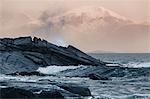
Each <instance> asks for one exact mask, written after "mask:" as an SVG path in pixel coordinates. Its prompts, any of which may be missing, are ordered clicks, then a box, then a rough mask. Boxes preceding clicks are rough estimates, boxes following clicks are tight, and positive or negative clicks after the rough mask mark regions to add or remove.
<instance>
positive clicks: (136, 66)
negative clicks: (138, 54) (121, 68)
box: [126, 62, 150, 68]
mask: <svg viewBox="0 0 150 99" xmlns="http://www.w3.org/2000/svg"><path fill="white" fill-rule="evenodd" d="M126 66H127V67H135V68H140V67H150V62H144V63H138V62H131V63H128V64H127V65H126Z"/></svg>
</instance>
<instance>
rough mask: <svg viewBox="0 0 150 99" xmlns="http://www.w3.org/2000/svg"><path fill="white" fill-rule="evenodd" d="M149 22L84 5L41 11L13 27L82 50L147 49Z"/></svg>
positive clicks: (127, 50)
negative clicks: (62, 9)
mask: <svg viewBox="0 0 150 99" xmlns="http://www.w3.org/2000/svg"><path fill="white" fill-rule="evenodd" d="M149 29H150V24H149V22H143V23H138V22H136V21H134V20H131V19H129V18H126V17H124V16H122V15H119V14H117V13H115V12H113V11H111V10H108V9H106V8H103V7H97V6H96V7H94V6H86V7H81V8H76V9H72V10H69V11H65V12H62V13H55V14H52V13H50V12H49V11H48V10H46V11H44V12H43V13H42V14H41V16H40V17H38V18H30V21H29V22H26V23H25V24H23V25H21V26H19V27H17V28H15V29H14V31H16V32H19V33H21V32H23V33H27V34H28V33H29V34H30V35H34V36H40V37H41V36H42V37H43V38H46V39H48V40H49V41H53V42H56V43H58V42H57V41H60V42H61V44H62V43H68V44H73V45H75V46H77V47H79V48H80V49H82V50H86V51H92V50H95V49H96V50H106V51H107V50H109V51H113V52H150V30H149Z"/></svg>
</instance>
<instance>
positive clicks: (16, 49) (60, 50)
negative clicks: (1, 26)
mask: <svg viewBox="0 0 150 99" xmlns="http://www.w3.org/2000/svg"><path fill="white" fill-rule="evenodd" d="M103 64H104V63H103V62H100V61H99V60H97V59H95V58H93V57H91V56H89V55H87V54H85V53H84V52H82V51H80V50H79V49H77V48H75V47H73V46H71V45H69V46H68V47H61V46H57V45H54V44H52V43H49V42H48V41H46V40H41V39H40V38H37V37H34V38H32V37H30V36H29V37H19V38H2V39H0V73H12V72H16V71H19V72H21V71H34V70H36V69H38V67H40V66H43V67H45V66H49V65H61V66H69V65H93V66H96V65H103Z"/></svg>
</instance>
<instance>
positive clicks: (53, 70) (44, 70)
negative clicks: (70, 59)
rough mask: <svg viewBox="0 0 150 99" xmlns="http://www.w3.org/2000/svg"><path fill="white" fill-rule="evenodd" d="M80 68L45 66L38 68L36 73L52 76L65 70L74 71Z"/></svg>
mask: <svg viewBox="0 0 150 99" xmlns="http://www.w3.org/2000/svg"><path fill="white" fill-rule="evenodd" d="M80 67H81V66H47V67H39V68H38V70H37V71H38V72H40V73H44V74H54V73H57V72H60V71H64V70H67V69H76V68H80Z"/></svg>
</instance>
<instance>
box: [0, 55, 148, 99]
mask: <svg viewBox="0 0 150 99" xmlns="http://www.w3.org/2000/svg"><path fill="white" fill-rule="evenodd" d="M90 55H91V56H93V57H95V58H97V59H99V60H101V61H105V62H111V63H119V64H122V66H126V67H134V68H141V67H150V54H142V53H141V54H125V53H124V54H112V53H108V54H90ZM83 67H84V68H87V66H83V65H80V66H69V67H68V66H47V67H45V68H42V67H40V68H39V69H38V70H37V71H39V72H41V73H45V74H55V73H58V72H60V71H64V70H73V69H78V68H83ZM49 79H50V80H51V81H55V82H62V83H76V84H78V85H83V86H87V87H89V89H90V91H91V93H92V95H93V97H89V98H87V97H85V99H98V98H102V99H150V77H148V76H140V77H130V78H126V77H113V78H111V79H112V80H91V79H89V78H80V77H72V78H71V77H57V76H56V77H55V76H44V77H40V76H30V77H28V76H24V77H21V76H6V75H0V81H8V82H10V83H11V82H12V85H14V86H21V87H22V86H24V87H28V86H30V87H31V86H36V87H39V88H47V89H48V88H49V87H50V85H49V84H47V83H45V82H40V83H38V82H39V81H40V80H43V81H46V80H49ZM31 82H32V83H31ZM28 84H30V85H28ZM0 87H6V86H0ZM68 99H69V98H68ZM70 99H73V98H70Z"/></svg>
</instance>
